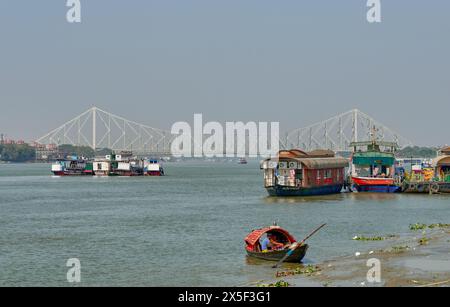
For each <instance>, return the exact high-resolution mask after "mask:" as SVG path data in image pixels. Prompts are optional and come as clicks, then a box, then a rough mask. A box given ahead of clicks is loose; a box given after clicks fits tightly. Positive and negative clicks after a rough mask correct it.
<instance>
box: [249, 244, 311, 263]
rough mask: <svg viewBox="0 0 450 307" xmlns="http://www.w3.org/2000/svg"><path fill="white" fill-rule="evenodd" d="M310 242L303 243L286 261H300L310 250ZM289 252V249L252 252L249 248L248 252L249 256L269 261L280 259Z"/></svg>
mask: <svg viewBox="0 0 450 307" xmlns="http://www.w3.org/2000/svg"><path fill="white" fill-rule="evenodd" d="M308 247H309V246H308V244H305V245H302V246H301V247H299V248H297V249H296V250H295V251H294V253H293V254H292V255H290V256H289V257H288V258H287V259H286V260H285V261H284V262H290V263H299V262H301V261H302V259H303V258H304V257H305V255H306V251H307V250H308ZM286 253H287V250H279V251H270V252H267V253H262V252H252V251H249V250H247V254H248V256H249V257H253V258H258V259H262V260H268V261H279V260H281V258H283V257H284V256H285V255H286Z"/></svg>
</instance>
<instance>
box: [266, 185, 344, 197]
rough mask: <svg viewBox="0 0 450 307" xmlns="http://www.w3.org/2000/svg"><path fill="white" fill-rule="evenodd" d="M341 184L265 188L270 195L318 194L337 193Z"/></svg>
mask: <svg viewBox="0 0 450 307" xmlns="http://www.w3.org/2000/svg"><path fill="white" fill-rule="evenodd" d="M343 186H344V185H343V184H336V185H326V186H320V187H311V188H290V187H284V186H274V187H268V188H266V190H267V193H269V195H270V196H318V195H330V194H339V193H340V192H341V191H342V188H343Z"/></svg>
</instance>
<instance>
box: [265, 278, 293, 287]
mask: <svg viewBox="0 0 450 307" xmlns="http://www.w3.org/2000/svg"><path fill="white" fill-rule="evenodd" d="M289 286H290V284H289V283H288V282H287V281H284V280H279V281H277V282H276V283H271V284H259V285H258V287H263V288H282V287H289Z"/></svg>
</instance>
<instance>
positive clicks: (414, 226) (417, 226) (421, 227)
mask: <svg viewBox="0 0 450 307" xmlns="http://www.w3.org/2000/svg"><path fill="white" fill-rule="evenodd" d="M449 227H450V224H442V223H435V224H430V225H427V224H421V223H416V224H411V225H409V229H410V230H425V229H427V228H429V229H435V228H449Z"/></svg>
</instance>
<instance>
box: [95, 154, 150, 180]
mask: <svg viewBox="0 0 450 307" xmlns="http://www.w3.org/2000/svg"><path fill="white" fill-rule="evenodd" d="M93 164H94V165H93V169H94V173H95V175H96V176H124V177H130V176H143V175H144V161H143V160H138V159H135V158H133V155H132V153H131V152H122V153H121V154H118V155H116V154H111V155H107V156H105V158H100V159H96V160H95V161H94V163H93Z"/></svg>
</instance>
